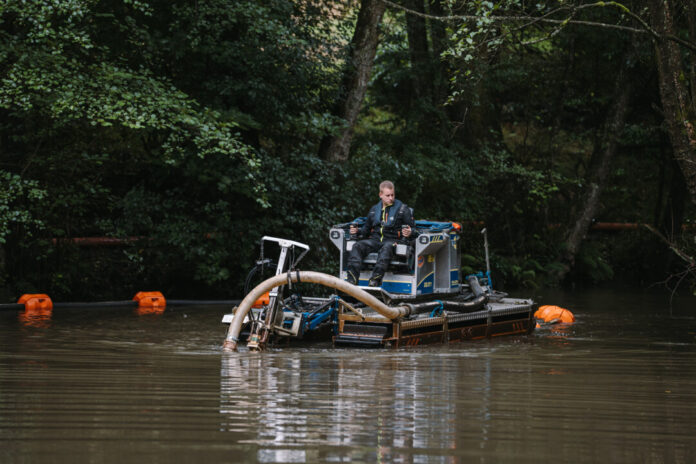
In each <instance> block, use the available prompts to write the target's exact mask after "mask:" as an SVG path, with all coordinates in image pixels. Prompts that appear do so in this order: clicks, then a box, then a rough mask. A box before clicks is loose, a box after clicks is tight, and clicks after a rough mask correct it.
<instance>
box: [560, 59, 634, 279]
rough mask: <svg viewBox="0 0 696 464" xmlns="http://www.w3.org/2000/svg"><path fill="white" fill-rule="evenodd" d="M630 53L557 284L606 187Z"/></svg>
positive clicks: (627, 90) (627, 87)
mask: <svg viewBox="0 0 696 464" xmlns="http://www.w3.org/2000/svg"><path fill="white" fill-rule="evenodd" d="M632 57H633V55H632V53H628V54H626V55H624V61H623V64H622V66H621V69H620V71H619V74H618V76H617V78H616V83H615V86H614V98H613V102H612V105H611V107H610V109H609V113H608V115H607V120H606V122H605V126H604V131H603V132H604V134H603V144H602V145H601V146H600V147H598V149H597V151H596V152H595V153H594V154H593V156H592V158H593V159H592V162H591V163H590V169H589V170H588V173H587V183H586V184H587V189H586V190H585V194H584V198H583V204H582V207H581V208H580V211H579V212H578V216H577V218H576V220H575V224H574V225H573V227H572V228H571V230H570V232H569V233H568V237H567V239H566V250H565V253H564V256H563V268H562V270H560V271H559V273H558V276H557V278H558V281H561V280H563V279H564V278H565V276H566V275H567V274H568V272H570V270H571V269H572V268H573V266H575V257H576V256H577V254H578V251H579V250H580V246H581V245H582V242H583V241H584V240H585V237H586V236H587V232H588V231H589V229H590V225H591V224H592V219H593V218H594V217H595V216H596V214H597V211H598V210H599V199H600V196H601V193H602V190H603V189H604V185H605V184H606V180H607V177H608V175H609V170H610V167H611V162H612V159H613V158H614V154H615V153H616V148H617V146H618V140H619V136H620V135H621V132H622V131H623V127H624V124H625V122H626V115H627V113H628V106H629V98H630V94H631V79H630V77H629V74H630V73H629V67H630V62H631V60H632Z"/></svg>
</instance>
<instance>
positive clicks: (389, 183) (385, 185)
mask: <svg viewBox="0 0 696 464" xmlns="http://www.w3.org/2000/svg"><path fill="white" fill-rule="evenodd" d="M384 189H389V190H394V182H392V181H390V180H383V181H382V183H381V184H379V192H380V193H382V190H384Z"/></svg>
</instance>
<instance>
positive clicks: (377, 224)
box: [347, 180, 415, 287]
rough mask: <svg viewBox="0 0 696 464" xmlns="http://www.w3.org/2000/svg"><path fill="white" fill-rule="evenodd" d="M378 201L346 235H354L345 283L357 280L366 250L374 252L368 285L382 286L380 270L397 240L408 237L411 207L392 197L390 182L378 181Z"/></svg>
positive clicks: (392, 188) (411, 223)
mask: <svg viewBox="0 0 696 464" xmlns="http://www.w3.org/2000/svg"><path fill="white" fill-rule="evenodd" d="M379 198H380V202H379V203H377V204H376V205H375V206H373V207H372V208H371V209H370V212H369V213H368V215H367V220H366V221H365V223H364V224H363V225H362V227H361V228H360V230H358V228H357V227H356V226H355V225H354V224H351V226H350V234H351V235H353V236H355V235H356V234H357V236H358V239H359V241H358V243H356V244H355V245H354V246H353V249H352V250H351V251H350V255H349V256H348V279H347V280H348V282H350V283H352V284H353V285H357V284H358V281H359V279H360V266H361V265H362V261H363V259H365V256H367V255H368V254H369V253H372V252H375V251H376V252H378V253H377V263H376V264H375V268H374V270H373V271H372V277H370V283H369V285H370V287H379V286H380V285H382V279H383V278H384V273H385V272H387V267H388V266H389V262H390V261H391V259H392V256H394V245H395V242H396V241H397V240H400V239H408V238H409V237H411V235H412V234H413V233H414V231H413V229H412V227H415V224H414V222H413V215H412V214H411V208H409V207H408V206H406V205H405V204H404V203H402V202H401V201H399V200H397V199H396V198H394V184H393V183H391V182H390V181H388V180H385V181H384V182H382V183H381V184H379Z"/></svg>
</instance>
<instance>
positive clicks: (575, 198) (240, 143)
mask: <svg viewBox="0 0 696 464" xmlns="http://www.w3.org/2000/svg"><path fill="white" fill-rule="evenodd" d="M428 4H429V8H430V9H432V10H433V11H434V9H435V7H436V6H441V7H442V8H443V10H444V12H445V14H455V15H473V16H474V17H475V18H474V19H471V20H457V21H450V22H447V23H438V22H436V21H430V20H428V21H424V23H423V24H424V27H425V28H426V37H425V39H426V41H425V42H426V43H427V44H428V47H429V49H428V50H427V54H426V56H421V57H420V62H417V63H415V62H412V60H413V56H412V54H411V50H409V43H410V42H409V37H408V34H409V31H408V28H407V27H406V16H405V14H404V12H403V11H401V10H398V9H394V8H388V10H387V14H386V16H385V19H384V21H383V23H382V26H383V27H382V41H381V44H380V47H379V49H378V51H377V57H376V59H375V67H374V70H373V74H372V80H371V83H370V87H369V91H368V95H367V96H366V98H365V102H364V104H363V111H362V114H361V116H360V119H359V121H358V123H357V125H356V127H355V136H354V139H353V146H352V149H351V156H350V158H349V160H348V161H347V162H345V163H340V164H335V163H330V162H327V161H326V160H323V159H321V158H319V156H318V155H317V154H318V153H319V152H320V150H319V146H320V144H321V143H322V140H323V139H324V138H325V137H326V136H327V135H330V134H332V133H333V132H335V131H336V129H337V128H338V127H341V125H342V124H343V123H344V122H343V121H342V120H341V119H340V118H338V117H337V116H336V114H335V111H334V107H335V103H336V97H337V96H338V95H340V94H341V93H342V92H343V90H344V89H342V88H341V87H340V86H341V70H342V69H343V65H344V63H345V60H346V57H347V54H348V51H349V50H348V46H347V45H348V43H349V41H350V39H351V36H352V34H353V30H354V28H355V23H356V17H357V9H358V8H359V4H358V3H350V4H347V3H345V2H338V1H318V0H309V1H303V2H294V1H288V0H270V1H265V2H258V1H254V0H242V1H229V0H211V1H207V2H188V1H183V0H176V1H164V0H150V1H143V0H140V1H138V0H125V1H121V0H105V1H93V0H51V1H48V2H23V1H19V0H8V1H6V2H3V3H2V5H0V63H1V64H2V66H0V152H1V153H2V155H1V156H2V158H1V159H0V243H3V245H4V246H3V250H4V251H5V259H4V262H3V261H2V260H1V259H0V273H2V274H4V275H7V276H8V277H9V279H8V282H9V283H8V285H10V287H11V290H12V292H15V293H19V292H24V291H26V290H28V289H30V288H31V289H35V290H40V291H42V292H48V293H52V294H54V295H56V296H63V297H65V298H81V299H90V298H97V297H99V296H100V295H102V296H103V297H108V298H112V297H113V298H123V297H124V294H125V295H129V294H131V293H132V292H133V291H137V290H141V289H143V288H148V289H155V288H156V289H160V290H162V291H163V292H165V293H166V294H167V296H170V295H171V297H177V296H182V297H183V296H190V297H203V296H205V297H224V298H229V297H232V296H239V294H240V292H241V286H242V283H243V279H244V276H245V275H246V272H247V270H248V269H249V267H250V266H251V265H252V264H253V261H254V259H255V258H256V256H257V254H258V240H259V239H260V238H261V237H262V236H263V235H274V236H284V237H289V238H293V239H296V240H299V241H303V242H306V243H309V244H310V246H311V247H312V251H311V253H310V254H309V255H308V256H307V258H306V260H305V261H304V263H303V267H304V268H306V269H317V270H322V271H325V272H329V273H333V272H335V270H336V266H337V262H336V261H337V256H338V253H337V251H336V250H335V247H334V246H333V245H332V244H331V243H330V241H329V240H328V237H327V232H328V229H329V227H330V226H331V225H332V224H336V223H343V222H347V221H349V220H351V219H353V218H355V217H358V216H363V215H364V214H365V213H366V212H367V210H368V208H369V207H370V206H371V205H372V204H374V203H375V202H377V200H378V196H377V194H378V192H377V185H378V184H379V182H380V181H381V180H384V179H390V180H392V181H394V182H395V183H396V187H397V196H398V197H399V198H400V199H401V200H403V201H404V202H406V203H407V204H408V205H409V206H412V207H414V208H415V211H416V216H417V217H418V218H423V219H433V220H457V221H461V222H462V223H463V225H464V236H463V238H462V246H463V250H464V255H465V256H464V262H463V267H462V269H463V270H464V271H465V274H468V273H473V272H475V271H478V270H481V269H483V268H484V267H485V263H484V262H483V247H482V240H481V235H480V229H481V227H482V226H481V224H482V223H485V226H486V227H487V228H488V231H489V240H490V243H491V250H492V257H491V263H492V267H493V272H494V283H495V285H496V286H497V287H498V288H504V287H513V286H526V287H530V288H535V287H537V286H542V285H546V284H548V283H549V279H550V276H552V275H555V274H556V273H557V270H558V269H559V268H560V267H561V266H562V264H561V262H560V261H561V256H562V255H563V251H564V245H563V241H564V236H565V234H566V231H567V229H568V227H569V225H570V224H572V221H573V220H574V218H575V214H576V212H577V210H578V207H579V205H580V204H581V201H582V194H583V191H584V187H585V179H586V175H587V172H588V171H589V170H590V168H591V165H592V154H593V152H594V151H595V150H597V149H598V148H600V147H601V146H602V137H603V133H602V130H603V123H604V121H605V119H606V111H607V109H608V108H609V106H610V104H611V99H612V98H613V97H612V95H613V85H614V77H615V75H616V72H617V69H618V64H619V63H618V57H620V56H623V52H624V50H625V49H626V48H627V47H628V46H629V44H630V45H631V46H636V47H638V48H639V53H638V54H637V56H638V58H637V64H636V73H635V74H636V75H635V79H636V81H637V85H636V89H637V91H636V96H634V97H633V98H632V102H633V103H632V105H633V106H632V111H631V113H630V120H629V121H628V124H627V127H626V129H625V131H624V133H623V134H622V137H621V140H620V149H619V151H618V153H617V156H616V158H615V165H614V166H613V169H612V173H611V178H610V181H609V185H608V186H607V188H606V189H605V194H604V196H603V197H602V211H601V215H600V216H601V217H598V218H597V219H598V220H603V221H630V222H653V219H654V218H656V217H657V218H662V219H660V220H661V221H662V220H664V218H666V217H672V216H674V217H676V216H680V217H681V218H684V219H685V220H688V219H689V218H692V217H693V211H692V210H689V209H686V210H684V209H683V204H684V198H683V197H682V198H681V200H680V197H679V191H678V189H674V188H672V186H673V185H678V184H679V182H683V179H681V178H679V177H678V176H676V175H674V170H673V167H671V164H670V163H671V161H670V160H669V158H668V155H666V154H667V153H668V152H669V150H668V149H667V148H665V145H664V143H665V142H664V138H663V136H662V135H661V132H660V116H659V115H657V114H656V112H655V111H654V108H655V107H656V106H659V95H658V92H657V91H656V88H655V87H654V86H653V85H652V83H654V69H653V68H654V63H653V62H652V57H651V54H652V48H651V46H650V44H649V42H647V41H645V42H643V41H642V39H640V38H639V39H636V40H634V39H633V38H631V37H630V36H628V35H626V34H622V33H617V32H615V31H608V30H603V29H587V28H580V27H576V26H573V27H569V26H567V25H565V26H563V27H560V28H559V27H557V26H555V25H549V24H541V23H539V24H535V25H534V27H524V28H523V27H520V26H521V24H520V23H518V22H509V23H501V22H499V21H497V20H496V16H501V15H532V16H534V15H537V16H538V15H543V14H546V13H548V12H549V11H551V10H552V9H553V8H556V7H559V6H561V7H564V8H565V6H569V4H567V2H566V3H558V2H536V3H534V4H527V3H524V2H519V1H518V0H506V1H471V2H459V1H447V2H442V3H441V4H433V3H432V2H429V3H428ZM424 5H425V4H424ZM564 5H565V6H564ZM426 11H430V10H426ZM563 11H565V10H563ZM578 15H581V16H582V17H583V18H585V19H592V20H597V21H613V20H617V18H618V16H617V15H618V13H617V10H616V9H615V8H598V9H588V10H583V12H582V13H578ZM559 16H560V15H559ZM686 30H687V29H684V30H683V32H684V34H686ZM438 34H440V35H438ZM438 47H440V48H438ZM443 51H444V53H443V54H442V55H440V53H441V52H443ZM418 86H421V87H418ZM646 89H648V90H647V91H646ZM650 89H652V90H650ZM637 179H640V181H637ZM680 201H681V206H682V209H681V211H682V212H681V213H680V209H679V208H680V205H679V203H680ZM81 236H111V237H119V238H125V239H129V240H130V239H133V240H134V241H132V242H130V245H128V246H123V247H118V248H109V249H105V248H99V249H86V248H80V247H77V246H75V245H74V244H71V243H70V242H66V241H60V240H59V241H58V245H54V242H53V241H52V239H54V238H58V239H62V238H71V237H81ZM684 243H686V244H685V245H684V246H689V245H688V243H690V242H689V241H688V237H687V239H686V241H685V242H684ZM651 247H652V249H655V250H657V249H658V248H657V247H655V246H654V243H653V242H652V241H651V239H650V238H646V237H645V236H638V237H636V236H632V235H631V236H629V235H622V236H619V235H613V236H608V235H607V236H601V237H597V236H592V239H591V241H590V242H588V243H587V244H586V246H585V247H583V249H582V251H581V254H580V255H579V256H578V258H577V262H578V264H577V266H576V269H575V270H574V272H573V274H572V279H574V280H576V281H583V282H594V283H601V282H606V281H609V280H612V279H618V278H623V277H626V278H630V279H634V280H635V279H640V278H642V277H640V275H643V276H644V275H646V274H648V273H649V272H650V271H651V269H653V270H654V269H655V268H656V266H655V263H659V262H661V261H660V260H664V253H663V252H664V249H662V248H659V252H658V251H656V252H654V253H652V254H646V255H645V256H646V258H645V260H644V261H645V262H644V263H641V262H639V261H640V260H638V258H637V256H640V257H641V258H642V257H643V256H644V255H643V254H640V253H639V252H638V251H637V250H640V249H642V248H651ZM661 256H662V258H661ZM0 258H2V256H1V254H0ZM3 265H4V269H2V268H1V267H2V266H3ZM671 265H672V266H673V263H672V264H671ZM663 268H664V269H665V272H672V271H673V267H670V265H669V263H668V264H667V265H665V266H664V267H663ZM661 269H662V268H661Z"/></svg>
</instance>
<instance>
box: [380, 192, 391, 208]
mask: <svg viewBox="0 0 696 464" xmlns="http://www.w3.org/2000/svg"><path fill="white" fill-rule="evenodd" d="M379 198H380V199H381V200H382V204H383V205H384V206H391V205H392V204H393V203H394V189H390V188H385V189H382V190H380V191H379Z"/></svg>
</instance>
